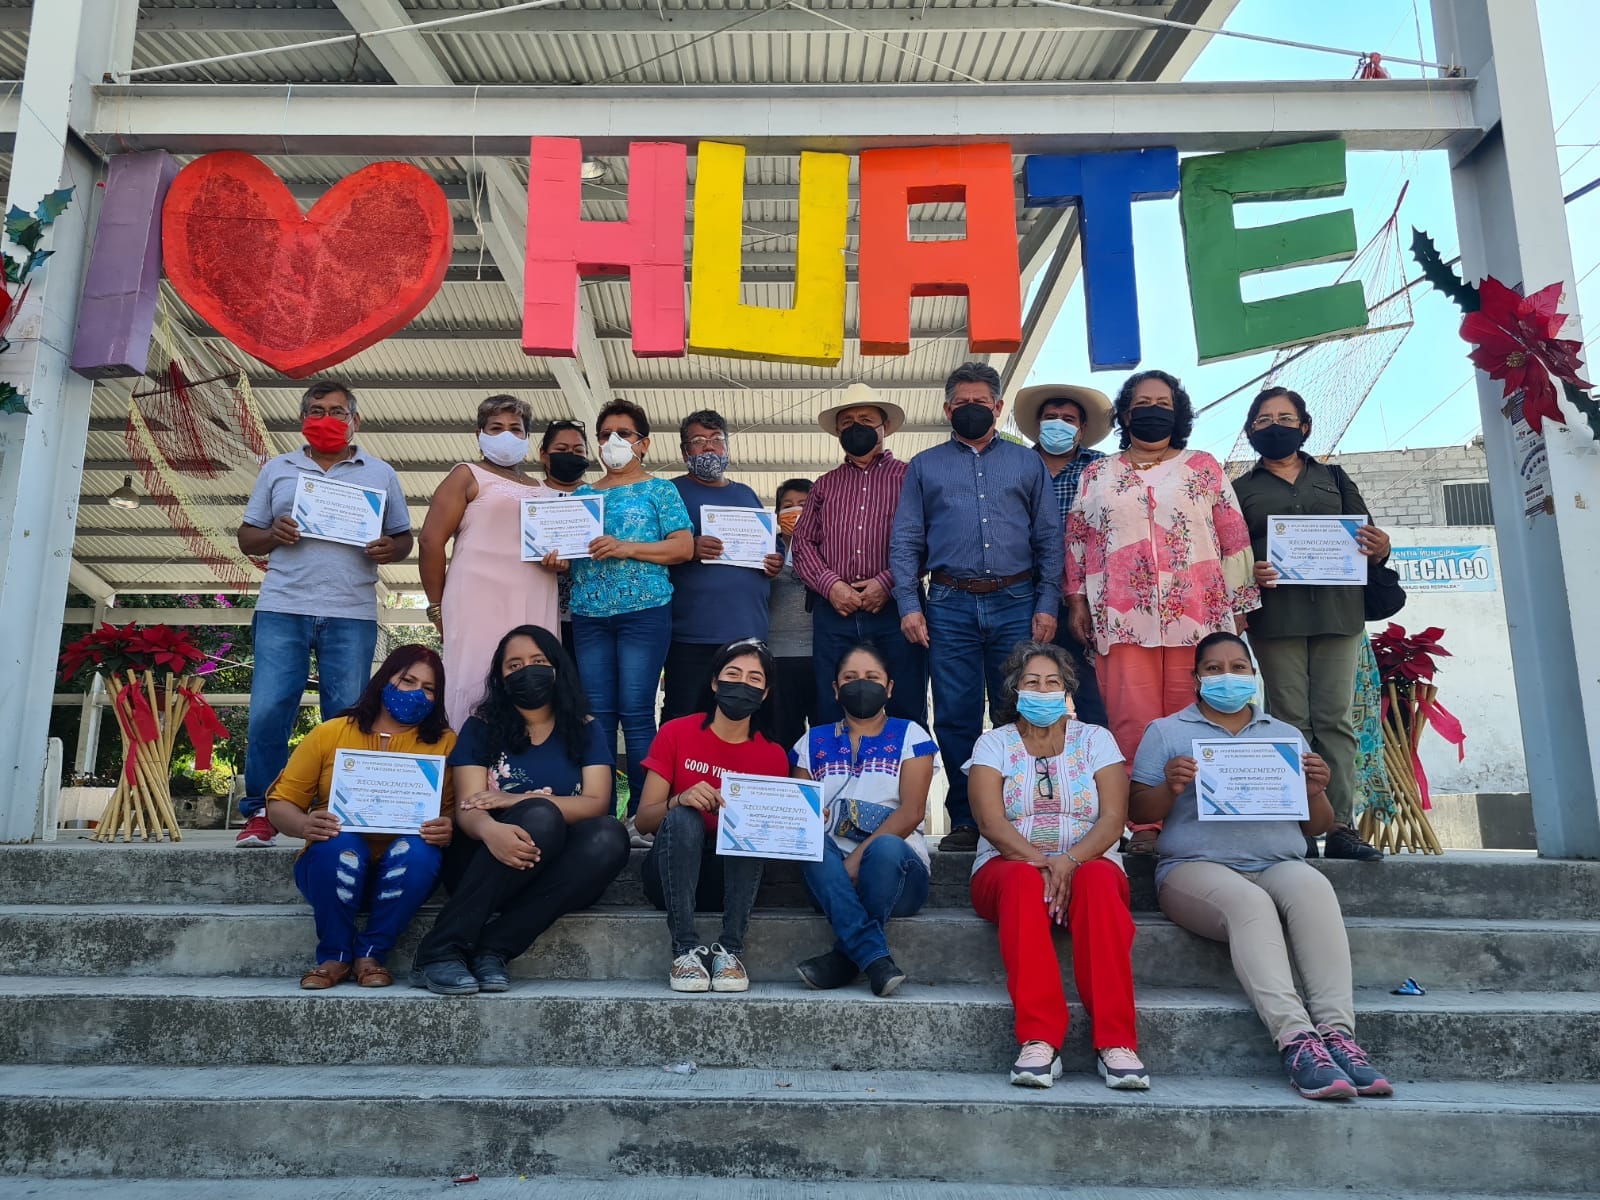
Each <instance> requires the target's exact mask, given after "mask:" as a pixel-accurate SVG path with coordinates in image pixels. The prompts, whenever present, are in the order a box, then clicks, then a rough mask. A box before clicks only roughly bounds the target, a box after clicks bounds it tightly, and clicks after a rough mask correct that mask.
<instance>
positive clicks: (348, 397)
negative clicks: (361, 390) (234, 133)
mask: <svg viewBox="0 0 1600 1200" xmlns="http://www.w3.org/2000/svg"><path fill="white" fill-rule="evenodd" d="M335 392H343V393H344V400H345V407H346V408H348V409H349V410H350V413H351V415H352V416H353V415H354V414H355V411H356V394H355V392H353V391H351V390H350V385H349V384H348V383H346V382H345V381H344V380H342V379H319V380H317V381H316V382H315V383H313V384H312V385H311V386H310V387H308V388H307V389H306V391H305V395H303V396H301V397H300V419H301V420H304V419H305V418H306V415H307V414H308V413H310V411H311V402H312V401H313V400H321V399H322V398H323V397H325V396H331V395H333V394H334V393H335Z"/></svg>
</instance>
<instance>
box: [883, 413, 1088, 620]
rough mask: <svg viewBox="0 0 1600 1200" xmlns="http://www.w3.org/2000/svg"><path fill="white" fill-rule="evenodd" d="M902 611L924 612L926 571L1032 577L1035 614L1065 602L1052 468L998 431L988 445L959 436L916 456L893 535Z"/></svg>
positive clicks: (1063, 555)
mask: <svg viewBox="0 0 1600 1200" xmlns="http://www.w3.org/2000/svg"><path fill="white" fill-rule="evenodd" d="M889 563H890V569H891V570H892V571H893V572H894V580H895V588H894V598H895V601H896V603H897V604H898V605H899V606H900V615H901V616H902V617H906V616H910V615H911V614H912V613H920V612H921V611H922V598H921V597H920V596H919V595H918V594H917V580H918V577H919V576H921V574H922V573H923V571H925V570H926V571H929V572H933V571H943V572H945V573H946V574H948V575H953V576H954V577H955V578H957V579H979V578H983V577H985V576H988V577H991V578H995V579H1005V578H1007V577H1008V576H1011V575H1032V576H1033V586H1034V596H1035V599H1034V612H1036V613H1043V614H1045V615H1047V616H1052V617H1053V616H1055V615H1056V613H1057V611H1058V610H1059V609H1060V607H1061V574H1062V571H1063V569H1064V567H1065V565H1066V543H1065V540H1064V535H1063V526H1062V523H1061V510H1060V508H1059V507H1058V506H1057V504H1056V495H1055V491H1054V489H1053V488H1052V486H1051V483H1050V472H1048V471H1046V470H1045V467H1044V460H1043V459H1041V458H1040V457H1039V456H1038V455H1037V454H1035V453H1034V452H1033V451H1032V450H1027V449H1024V448H1023V447H1022V446H1019V445H1017V443H1015V442H1008V441H1007V440H1006V439H1005V438H1003V437H1001V436H999V435H998V434H996V435H995V436H994V437H992V438H990V439H989V444H988V445H986V446H985V447H984V448H983V449H982V451H978V452H975V451H974V450H973V449H972V447H970V446H968V445H966V444H965V443H964V442H961V441H959V440H958V439H956V438H955V437H953V436H952V437H951V438H950V440H949V441H947V442H945V443H944V444H943V445H939V446H934V447H933V448H932V449H930V450H924V451H923V452H922V453H921V454H918V455H917V456H916V457H915V458H913V459H912V460H911V464H910V466H909V468H908V469H907V471H906V482H905V487H904V488H903V489H902V490H901V492H900V508H899V510H898V511H897V512H896V513H895V519H894V534H893V536H892V537H891V539H890V549H889Z"/></svg>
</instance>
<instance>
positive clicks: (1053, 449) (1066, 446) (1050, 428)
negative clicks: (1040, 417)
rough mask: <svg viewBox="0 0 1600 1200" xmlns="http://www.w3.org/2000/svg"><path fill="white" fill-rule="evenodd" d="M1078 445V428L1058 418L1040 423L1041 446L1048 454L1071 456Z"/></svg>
mask: <svg viewBox="0 0 1600 1200" xmlns="http://www.w3.org/2000/svg"><path fill="white" fill-rule="evenodd" d="M1077 444H1078V427H1077V426H1076V425H1073V424H1070V423H1068V422H1066V421H1063V420H1060V419H1059V418H1057V417H1051V418H1050V419H1049V420H1048V421H1040V422H1039V445H1041V446H1043V447H1044V449H1045V453H1046V454H1069V453H1071V451H1072V448H1073V447H1074V446H1076V445H1077Z"/></svg>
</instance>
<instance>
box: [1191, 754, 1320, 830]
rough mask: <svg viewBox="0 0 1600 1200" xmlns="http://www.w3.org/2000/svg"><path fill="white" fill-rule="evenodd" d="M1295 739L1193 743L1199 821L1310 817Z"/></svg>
mask: <svg viewBox="0 0 1600 1200" xmlns="http://www.w3.org/2000/svg"><path fill="white" fill-rule="evenodd" d="M1302 753H1303V751H1302V749H1301V745H1300V742H1299V741H1298V740H1297V739H1293V738H1285V739H1282V740H1279V739H1259V740H1257V739H1245V738H1196V739H1195V741H1194V760H1195V762H1196V763H1198V764H1199V771H1198V773H1197V774H1196V775H1195V779H1194V790H1195V797H1196V799H1197V801H1198V803H1199V805H1200V813H1199V816H1200V819H1201V820H1202V821H1304V820H1307V819H1309V817H1310V816H1311V811H1310V807H1309V804H1308V800H1307V797H1306V773H1305V766H1304V764H1303V763H1302V762H1301V754H1302Z"/></svg>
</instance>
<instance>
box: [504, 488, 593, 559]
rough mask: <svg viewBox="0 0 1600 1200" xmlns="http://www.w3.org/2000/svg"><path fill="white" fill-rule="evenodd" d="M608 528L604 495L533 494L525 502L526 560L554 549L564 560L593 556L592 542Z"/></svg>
mask: <svg viewBox="0 0 1600 1200" xmlns="http://www.w3.org/2000/svg"><path fill="white" fill-rule="evenodd" d="M605 531H606V498H605V497H604V496H549V495H545V496H529V497H527V498H526V499H524V500H523V501H522V561H523V562H538V561H539V560H540V559H542V558H544V556H545V555H546V554H549V553H550V551H552V550H554V551H555V552H556V553H557V554H559V555H560V556H561V557H562V558H563V559H565V560H567V561H568V562H571V561H572V560H573V559H575V558H588V557H589V543H590V542H592V541H594V540H595V538H597V537H599V536H600V535H601V534H603V533H605Z"/></svg>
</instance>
